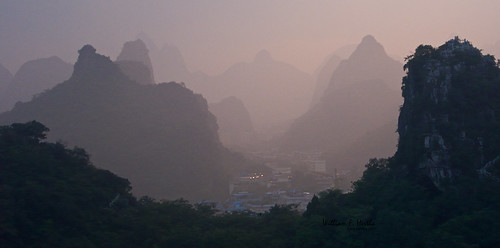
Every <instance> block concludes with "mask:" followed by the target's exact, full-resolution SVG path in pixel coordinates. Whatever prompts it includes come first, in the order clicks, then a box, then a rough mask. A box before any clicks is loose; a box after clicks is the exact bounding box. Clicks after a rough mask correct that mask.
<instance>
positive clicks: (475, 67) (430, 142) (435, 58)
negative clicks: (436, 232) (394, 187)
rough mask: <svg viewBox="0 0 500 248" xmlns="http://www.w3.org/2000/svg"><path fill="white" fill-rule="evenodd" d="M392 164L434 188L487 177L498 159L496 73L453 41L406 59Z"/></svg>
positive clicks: (486, 60) (499, 76)
mask: <svg viewBox="0 0 500 248" xmlns="http://www.w3.org/2000/svg"><path fill="white" fill-rule="evenodd" d="M405 69H406V70H407V75H406V76H405V77H404V79H403V87H402V90H403V97H404V104H403V106H402V107H401V113H400V116H399V123H398V132H399V144H398V151H397V153H396V159H397V160H398V162H399V163H400V164H404V165H405V168H407V170H408V171H409V172H410V173H414V175H425V176H427V177H428V178H430V179H431V180H432V182H433V183H434V185H436V186H437V187H441V186H442V184H443V181H450V180H451V181H453V180H454V179H455V178H456V177H457V176H459V175H464V174H465V175H473V174H476V173H478V172H480V173H481V174H483V175H492V174H491V170H493V167H494V166H493V165H494V164H498V157H499V156H500V131H499V127H500V119H499V116H500V99H499V98H498V96H499V95H500V69H499V68H498V64H497V61H495V59H494V57H493V56H491V55H482V53H481V51H480V50H479V49H477V48H475V47H474V46H472V45H471V43H470V42H468V41H466V40H461V39H459V38H458V37H457V38H455V39H452V40H450V41H448V42H446V43H445V44H444V45H442V46H440V47H439V48H434V47H432V46H428V45H426V46H424V45H421V46H419V47H418V48H417V49H416V51H415V54H414V55H412V56H409V57H408V58H407V63H406V65H405Z"/></svg>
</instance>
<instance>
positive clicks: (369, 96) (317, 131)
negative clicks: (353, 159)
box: [280, 36, 403, 172]
mask: <svg viewBox="0 0 500 248" xmlns="http://www.w3.org/2000/svg"><path fill="white" fill-rule="evenodd" d="M402 75H403V65H402V64H400V63H399V62H397V61H395V60H393V59H391V58H390V57H389V56H387V54H386V53H385V51H384V48H383V47H382V45H380V44H379V43H378V42H377V41H376V40H375V39H374V38H373V37H372V36H366V37H364V38H363V40H362V41H361V43H360V44H359V45H358V47H357V48H356V50H355V51H354V52H353V53H352V55H351V56H350V57H349V58H348V59H347V60H343V61H342V62H341V63H340V64H339V65H338V67H337V69H336V70H335V72H333V75H332V76H331V79H330V83H329V86H328V88H327V90H326V91H325V92H324V94H323V96H322V97H321V100H320V101H319V102H318V103H317V104H316V105H314V106H312V107H311V109H309V111H308V112H307V113H305V114H304V115H302V116H301V117H300V118H298V119H296V120H295V121H294V122H293V124H292V125H291V127H290V128H289V129H288V130H287V132H286V133H285V135H284V137H283V138H282V140H281V142H280V143H281V147H282V148H283V149H285V150H292V151H293V150H299V151H307V150H310V151H320V152H326V153H327V154H330V155H329V157H330V158H329V162H328V164H329V167H330V169H333V168H332V167H336V168H349V169H353V168H354V167H356V166H357V165H356V164H352V163H348V162H347V161H348V160H349V159H345V158H342V157H341V156H342V154H341V152H342V153H344V154H347V153H356V154H357V157H359V158H362V159H363V161H366V160H368V159H369V158H370V157H373V155H377V156H391V155H392V154H393V153H394V152H395V149H396V133H395V131H396V128H397V127H396V126H397V124H396V119H397V115H398V107H399V106H400V104H401V101H402V99H401V95H400V93H399V88H400V82H401V78H402ZM391 125H392V128H393V131H392V132H386V130H388V129H387V128H385V129H383V128H381V127H386V126H391ZM389 129H390V128H389ZM379 131H383V135H390V136H392V137H387V140H388V141H389V142H383V143H381V144H379V145H383V146H384V147H383V148H381V149H380V148H378V149H375V150H374V149H371V148H368V147H366V148H362V149H355V150H353V151H346V150H345V148H346V147H347V146H349V145H350V144H352V143H355V142H357V143H358V144H360V143H363V141H362V139H363V138H364V137H366V135H367V133H368V132H370V133H374V132H379ZM381 135H382V134H381ZM379 136H380V135H379ZM351 147H353V146H351ZM372 148H373V147H372ZM374 151H382V153H378V154H374ZM331 155H340V157H338V156H331ZM346 162H347V163H346ZM332 172H333V170H332Z"/></svg>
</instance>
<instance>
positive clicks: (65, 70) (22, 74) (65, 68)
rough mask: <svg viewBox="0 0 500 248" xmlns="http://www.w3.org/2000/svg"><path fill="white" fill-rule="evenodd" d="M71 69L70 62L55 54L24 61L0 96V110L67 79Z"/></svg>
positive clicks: (5, 109) (9, 107) (4, 109)
mask: <svg viewBox="0 0 500 248" xmlns="http://www.w3.org/2000/svg"><path fill="white" fill-rule="evenodd" d="M71 71H72V65H71V64H69V63H66V62H64V61H62V60H61V59H60V58H58V57H55V56H53V57H49V58H43V59H36V60H32V61H28V62H26V63H25V64H23V65H22V66H21V68H20V69H19V71H17V72H16V74H15V76H14V78H13V79H12V81H11V82H10V83H9V84H8V85H7V87H6V88H5V90H4V91H3V94H2V95H1V96H0V112H3V111H7V110H9V109H11V108H12V107H13V106H14V104H15V103H16V102H18V101H23V102H25V101H28V100H30V99H31V98H32V97H33V96H34V95H36V94H39V93H42V92H43V91H44V90H47V89H50V88H52V87H54V86H55V85H56V84H58V83H60V82H62V81H64V80H66V79H68V78H69V77H70V76H71Z"/></svg>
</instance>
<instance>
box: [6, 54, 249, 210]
mask: <svg viewBox="0 0 500 248" xmlns="http://www.w3.org/2000/svg"><path fill="white" fill-rule="evenodd" d="M30 120H37V121H40V122H42V123H43V124H44V125H46V126H47V127H49V128H50V129H51V130H52V131H51V133H50V135H49V138H50V139H51V140H62V141H63V142H67V143H68V144H70V145H78V146H81V147H83V148H85V149H86V150H88V152H89V153H90V154H91V158H92V161H93V162H94V163H96V165H98V166H99V167H101V168H105V169H109V170H111V171H113V172H114V173H117V174H118V175H120V176H123V177H126V178H128V179H129V180H130V181H131V182H132V185H133V187H134V193H136V194H138V195H142V194H148V195H150V196H154V197H157V198H169V199H173V198H179V197H184V198H187V199H199V200H201V199H214V198H224V197H226V196H227V194H228V193H227V192H228V190H227V185H228V184H227V182H228V180H229V178H230V177H231V175H232V173H234V172H235V171H236V170H239V169H241V168H243V167H245V165H248V164H247V163H246V162H245V161H243V160H242V159H240V158H239V157H238V156H235V155H233V154H231V153H229V152H228V151H227V150H226V149H225V148H224V147H223V146H222V145H221V144H220V142H219V139H218V135H217V123H216V119H215V117H214V116H213V115H212V114H211V113H210V112H209V111H208V106H207V102H206V101H205V99H204V98H203V97H202V96H201V95H197V94H193V92H192V91H191V90H189V89H187V88H185V87H184V86H182V85H180V84H177V83H173V82H171V83H162V84H158V85H147V86H146V85H139V84H137V83H135V82H133V81H131V80H130V79H128V78H127V77H126V76H125V75H124V74H123V73H122V71H121V70H120V69H119V68H118V66H117V65H116V64H115V63H113V62H112V61H111V60H110V59H109V58H108V57H105V56H102V55H99V54H97V53H95V49H94V48H93V47H92V46H90V45H86V46H84V47H83V48H82V49H81V50H80V51H79V57H78V61H77V62H76V64H75V68H74V72H73V75H72V76H71V78H70V79H69V80H67V81H65V82H63V83H61V84H59V85H57V86H56V87H54V88H53V89H51V90H49V91H47V92H45V93H43V94H41V95H40V96H38V97H36V98H35V99H33V100H32V101H31V102H28V103H22V104H18V105H17V106H16V107H15V108H14V109H13V110H12V111H10V112H7V113H4V114H2V115H0V123H2V124H10V123H13V122H25V121H30Z"/></svg>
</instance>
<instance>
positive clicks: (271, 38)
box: [0, 0, 500, 74]
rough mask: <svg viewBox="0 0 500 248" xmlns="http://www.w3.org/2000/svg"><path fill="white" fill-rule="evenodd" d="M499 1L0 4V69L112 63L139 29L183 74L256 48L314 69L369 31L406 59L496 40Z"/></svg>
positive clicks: (58, 0)
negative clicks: (421, 48) (455, 40)
mask: <svg viewBox="0 0 500 248" xmlns="http://www.w3.org/2000/svg"><path fill="white" fill-rule="evenodd" d="M499 13H500V1H499V0H432V1H431V0H419V1H415V0H377V1H374V0H329V1H321V0H318V1H314V0H307V1H306V0H302V1H299V0H274V1H273V0H251V1H250V0H249V1H243V0H241V1H238V0H71V1H70V0H0V63H2V64H3V65H5V66H6V67H7V68H8V69H9V70H11V71H12V72H13V73H14V72H15V71H13V70H14V69H17V68H18V67H19V66H20V65H21V64H22V63H23V62H25V61H27V60H30V59H35V58H40V57H48V56H52V55H57V56H59V57H61V58H62V59H64V60H66V61H68V62H74V61H75V60H76V56H77V50H78V49H79V48H81V47H82V46H83V45H84V44H87V43H89V44H92V45H94V46H95V47H96V48H97V49H98V52H100V53H102V54H105V55H108V56H110V57H111V58H112V59H115V58H116V56H117V55H118V53H119V51H120V49H121V47H122V45H123V43H124V42H125V41H128V40H133V39H135V38H136V36H137V35H138V34H139V32H141V31H143V32H145V33H147V34H148V35H149V36H150V37H151V38H152V39H153V41H154V42H155V43H156V44H157V45H158V46H160V47H161V46H162V45H163V44H164V43H168V44H170V45H175V46H177V47H178V48H179V49H180V50H181V52H182V54H183V55H184V58H185V61H186V63H187V65H188V68H189V69H190V70H192V71H197V70H201V71H204V72H206V73H209V74H216V73H220V72H223V71H224V70H225V69H227V67H229V66H230V65H232V64H234V63H236V62H240V61H251V60H252V59H253V57H254V56H255V54H256V53H257V52H258V51H259V50H261V49H267V50H268V51H270V52H271V54H272V55H273V57H274V58H275V59H277V60H281V61H285V62H288V63H291V64H292V65H294V66H296V67H298V68H299V69H301V70H303V71H306V72H309V73H311V72H313V71H314V70H315V69H316V67H317V66H318V65H319V64H320V63H321V61H322V60H323V59H324V58H325V57H326V56H327V55H329V54H330V53H331V52H333V51H334V50H336V49H337V48H339V47H342V46H344V45H347V44H355V43H358V42H359V41H360V40H361V38H362V37H363V36H365V35H366V34H372V35H374V36H375V38H376V39H377V40H378V41H379V42H380V43H382V44H383V45H384V46H385V48H386V50H387V51H388V53H389V54H391V55H396V56H399V57H401V58H402V57H404V56H406V55H409V54H410V53H412V51H414V49H415V48H416V46H417V45H419V44H421V43H425V44H432V45H439V44H442V43H443V42H444V41H446V40H447V39H449V38H451V37H453V36H455V35H459V36H460V37H461V38H466V39H468V40H470V41H471V42H472V43H473V44H474V45H476V46H479V47H480V48H485V47H487V46H490V45H492V44H493V43H496V42H498V41H500V32H499V30H500V28H499V27H500V14H499Z"/></svg>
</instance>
